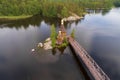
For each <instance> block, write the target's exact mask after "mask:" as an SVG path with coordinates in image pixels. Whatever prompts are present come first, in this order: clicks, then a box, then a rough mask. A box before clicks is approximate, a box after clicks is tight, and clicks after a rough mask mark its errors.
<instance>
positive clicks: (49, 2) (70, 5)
mask: <svg viewBox="0 0 120 80" xmlns="http://www.w3.org/2000/svg"><path fill="white" fill-rule="evenodd" d="M112 6H116V7H118V6H120V0H0V16H21V15H22V16H28V15H37V14H40V15H41V16H45V17H60V18H62V17H67V16H69V15H70V12H73V13H76V14H77V15H79V16H81V15H83V13H84V12H85V9H86V8H90V9H96V8H105V9H109V8H111V7H112Z"/></svg>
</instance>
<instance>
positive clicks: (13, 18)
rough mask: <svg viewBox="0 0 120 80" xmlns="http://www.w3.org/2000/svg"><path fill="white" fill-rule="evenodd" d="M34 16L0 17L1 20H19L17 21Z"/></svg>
mask: <svg viewBox="0 0 120 80" xmlns="http://www.w3.org/2000/svg"><path fill="white" fill-rule="evenodd" d="M32 16H33V15H27V16H25V15H21V16H0V20H17V19H25V18H29V17H32Z"/></svg>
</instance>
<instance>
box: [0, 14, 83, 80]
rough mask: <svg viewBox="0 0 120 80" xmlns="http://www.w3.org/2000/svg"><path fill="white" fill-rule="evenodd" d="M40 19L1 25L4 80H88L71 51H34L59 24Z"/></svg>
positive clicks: (0, 62)
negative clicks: (52, 28) (52, 26)
mask: <svg viewBox="0 0 120 80" xmlns="http://www.w3.org/2000/svg"><path fill="white" fill-rule="evenodd" d="M38 18H39V16H35V17H33V18H30V19H27V20H17V21H8V22H1V23H0V24H1V25H0V80H85V76H84V75H83V72H82V71H81V69H80V66H79V65H78V64H77V62H76V60H75V59H74V56H73V55H72V52H71V51H70V50H69V48H66V49H65V50H64V52H60V51H57V52H56V54H53V53H52V51H51V50H48V51H45V50H44V49H42V48H41V49H39V50H38V51H36V52H31V49H32V48H36V46H37V44H38V43H39V42H44V40H45V39H46V38H48V37H49V36H50V25H51V23H55V25H56V26H57V25H59V24H57V23H56V22H55V21H52V20H50V21H51V22H49V21H47V20H45V21H46V22H45V21H44V20H42V19H38ZM57 22H58V21H57ZM58 23H59V22H58ZM57 27H58V26H57ZM57 30H58V29H57Z"/></svg>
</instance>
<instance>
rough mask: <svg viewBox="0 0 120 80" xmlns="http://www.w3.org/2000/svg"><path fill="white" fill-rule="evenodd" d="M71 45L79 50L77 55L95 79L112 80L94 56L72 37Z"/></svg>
mask: <svg viewBox="0 0 120 80" xmlns="http://www.w3.org/2000/svg"><path fill="white" fill-rule="evenodd" d="M68 40H69V43H70V45H71V46H72V47H73V49H74V50H75V51H76V52H77V55H79V57H80V58H81V59H82V61H83V63H84V64H85V65H86V67H87V68H88V70H89V71H90V73H91V74H92V76H93V77H94V79H95V80H110V79H109V77H108V76H107V75H106V74H105V73H104V72H103V71H102V69H101V68H100V67H99V66H98V65H97V63H96V62H95V61H94V60H93V59H92V57H91V56H90V55H89V54H88V53H87V52H86V51H85V50H84V49H83V48H82V47H81V46H80V45H79V43H78V42H77V41H75V40H74V39H73V38H72V37H68Z"/></svg>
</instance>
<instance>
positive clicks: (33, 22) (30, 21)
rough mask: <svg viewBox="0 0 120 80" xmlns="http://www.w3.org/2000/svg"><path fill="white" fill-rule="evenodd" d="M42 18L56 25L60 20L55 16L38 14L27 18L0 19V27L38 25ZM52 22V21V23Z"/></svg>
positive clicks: (17, 27)
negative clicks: (46, 16) (47, 16)
mask: <svg viewBox="0 0 120 80" xmlns="http://www.w3.org/2000/svg"><path fill="white" fill-rule="evenodd" d="M43 20H44V22H45V23H47V24H49V25H51V24H55V25H58V24H59V23H58V22H60V19H57V18H45V17H41V16H40V15H35V16H33V17H30V18H27V19H20V20H0V25H1V26H0V28H4V27H9V28H16V29H20V28H25V29H27V28H28V27H29V25H32V26H33V27H38V26H39V25H40V22H42V21H43ZM53 22H54V23H53Z"/></svg>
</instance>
